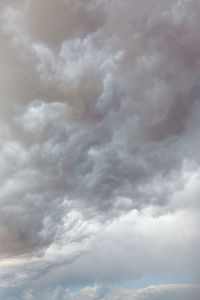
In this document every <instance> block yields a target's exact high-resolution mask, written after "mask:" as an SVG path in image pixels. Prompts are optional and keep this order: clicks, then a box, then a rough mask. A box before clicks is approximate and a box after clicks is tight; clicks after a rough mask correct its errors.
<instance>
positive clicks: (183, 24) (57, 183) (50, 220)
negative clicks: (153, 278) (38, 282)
mask: <svg viewBox="0 0 200 300" xmlns="http://www.w3.org/2000/svg"><path fill="white" fill-rule="evenodd" d="M199 10H200V7H199V5H198V3H196V1H186V0H182V1H178V2H177V1H170V2H169V1H162V2H161V1H158V0H150V1H148V3H146V1H141V0H140V1H139V0H134V1H132V0H130V1H129V0H127V1H121V0H116V1H106V0H95V1H93V0H86V1H84V2H83V1H81V0H75V1H71V0H58V1H53V0H51V1H49V0H48V1H47V0H41V1H40V4H38V3H37V2H36V1H33V0H28V1H23V0H20V1H8V0H3V1H1V4H0V24H1V26H0V34H1V41H0V42H1V43H0V66H1V67H0V78H1V80H0V104H1V112H0V188H1V194H0V259H1V261H0V266H1V270H0V284H1V286H3V287H6V286H10V285H12V286H14V285H18V284H20V283H22V282H27V281H28V280H29V279H30V278H31V279H33V278H37V277H38V276H40V275H41V274H43V273H46V272H47V271H49V270H51V269H53V270H52V272H56V270H55V269H54V268H56V269H57V268H58V269H59V268H61V269H62V267H60V265H61V264H64V267H63V268H64V270H63V274H64V275H65V276H66V269H65V268H66V265H67V266H69V267H67V268H69V269H70V270H71V271H70V274H72V275H70V276H71V280H72V281H73V280H74V281H77V278H79V279H80V281H81V280H83V275H82V271H81V270H80V268H81V266H82V269H85V268H86V265H87V264H89V262H91V261H92V262H93V263H92V266H91V267H89V268H88V273H87V276H85V277H86V281H87V280H88V281H90V280H91V278H92V277H93V278H98V277H99V278H100V279H101V280H102V281H106V276H105V273H107V277H108V278H107V279H109V280H112V279H114V278H115V276H116V278H117V279H119V278H120V275H119V274H120V270H122V272H121V277H123V278H127V277H134V278H135V277H137V276H140V275H141V274H142V273H143V272H146V271H147V270H148V271H149V270H150V269H152V268H157V269H159V268H162V267H163V268H165V266H164V265H165V264H166V262H167V261H168V262H169V261H170V259H171V258H172V253H174V251H175V248H177V249H178V250H177V255H176V256H175V257H176V259H177V266H178V268H179V267H180V266H181V265H187V266H186V269H188V268H192V267H194V268H195V265H198V264H195V262H194V261H193V260H192V259H191V261H190V257H192V255H193V254H192V253H195V254H196V253H198V249H199V244H198V241H197V238H196V237H197V234H198V233H197V230H196V228H197V226H198V215H199V205H198V200H197V199H198V178H199V162H200V157H199V146H200V142H199V125H200V119H199V105H200V98H199V97H200V94H199V67H200V58H199V50H200V38H199V34H198V28H199V26H200V19H199ZM183 191H184V192H183ZM146 214H147V215H146ZM121 218H124V220H125V221H123V222H125V223H123V222H122V221H121V220H122V219H121ZM127 220H130V221H127ZM137 221H138V224H140V228H138V227H137ZM127 222H128V223H127ZM129 223H130V224H131V226H132V227H131V228H132V229H131V230H130V229H128V225H127V224H129ZM124 224H125V225H124ZM124 228H125V229H124ZM151 228H152V229H151ZM163 228H165V229H166V232H165V230H163ZM174 228H176V230H175V232H174ZM162 230H163V231H162ZM155 232H156V234H155ZM118 233H119V234H118ZM182 233H184V234H182ZM122 237H124V238H122ZM130 237H132V239H130V241H129V238H130ZM101 239H102V241H101ZM126 241H127V243H128V245H127V247H126V246H125V245H126ZM122 242H123V243H122ZM129 242H130V244H129ZM152 243H154V245H156V246H155V247H152V249H150V251H148V255H146V254H145V253H144V249H145V248H146V247H148V245H150V244H152ZM118 244H119V248H118V246H117V245H118ZM103 245H104V246H105V247H106V248H105V249H106V250H104V246H103ZM175 245H176V246H175ZM116 248H118V250H117V251H118V252H116V251H114V249H116ZM129 249H130V250H129ZM133 249H135V251H133ZM167 249H168V250H167ZM113 251H114V253H116V255H113V257H112V254H113ZM105 252H106V253H105ZM133 252H134V254H132V253H133ZM121 254H122V255H123V256H124V257H127V258H129V259H132V260H133V264H130V263H129V262H128V259H127V261H124V267H122V266H121V264H119V256H120V255H121ZM107 255H108V256H109V257H110V264H111V265H109V263H108V262H107V261H106V256H107ZM145 256H146V262H145V264H143V266H141V264H140V263H138V262H139V261H140V258H141V257H142V259H143V258H144V257H145ZM157 257H159V259H157ZM178 257H179V258H178ZM97 259H98V261H100V263H99V264H98V263H97ZM101 261H102V262H103V264H102V266H106V265H107V266H109V269H110V270H113V271H111V272H110V273H109V271H108V269H107V268H106V267H105V268H104V269H101ZM150 261H152V262H154V263H153V264H151V265H150V263H149V262H150ZM163 261H164V263H163ZM183 261H186V263H185V264H184V262H183ZM134 262H136V263H134ZM174 263H176V262H174ZM128 265H130V269H129V268H128ZM133 265H136V266H135V267H134V270H135V271H134V272H133V271H132V269H133ZM153 265H154V266H153ZM125 266H126V267H125ZM115 268H116V269H115ZM123 268H124V269H123ZM114 270H116V272H115V271H114ZM60 271H61V270H60ZM196 271H197V267H196ZM61 273H62V272H61ZM114 273H115V274H114ZM15 274H16V275H15ZM64 275H63V276H64ZM49 276H50V277H49V280H51V279H50V278H51V276H52V278H53V276H54V275H53V274H51V275H49ZM73 276H74V279H73Z"/></svg>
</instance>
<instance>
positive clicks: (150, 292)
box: [3, 284, 200, 300]
mask: <svg viewBox="0 0 200 300" xmlns="http://www.w3.org/2000/svg"><path fill="white" fill-rule="evenodd" d="M199 292H200V287H199V285H181V284H180V285H178V284H174V285H173V284H171V285H170V284H169V285H160V286H149V287H147V288H142V289H138V290H134V289H125V288H119V287H106V286H98V285H95V286H87V287H85V288H83V289H81V290H80V291H78V292H71V291H70V290H68V289H62V288H59V287H58V288H57V289H56V290H55V291H53V292H45V293H44V294H35V293H34V292H33V291H32V290H26V291H24V292H23V294H22V295H21V296H20V297H21V298H20V299H23V300H29V299H30V300H36V299H45V300H58V299H59V300H65V299H66V300H86V299H91V300H93V299H99V300H100V299H101V300H118V299H124V300H129V299H131V300H140V299H146V300H152V299H159V300H167V299H169V298H170V299H172V300H173V299H174V300H175V299H176V300H179V299H180V300H184V299H185V300H186V299H188V298H191V299H194V300H197V299H199V298H198V297H199ZM17 299H19V298H15V297H14V298H5V299H3V300H17Z"/></svg>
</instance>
